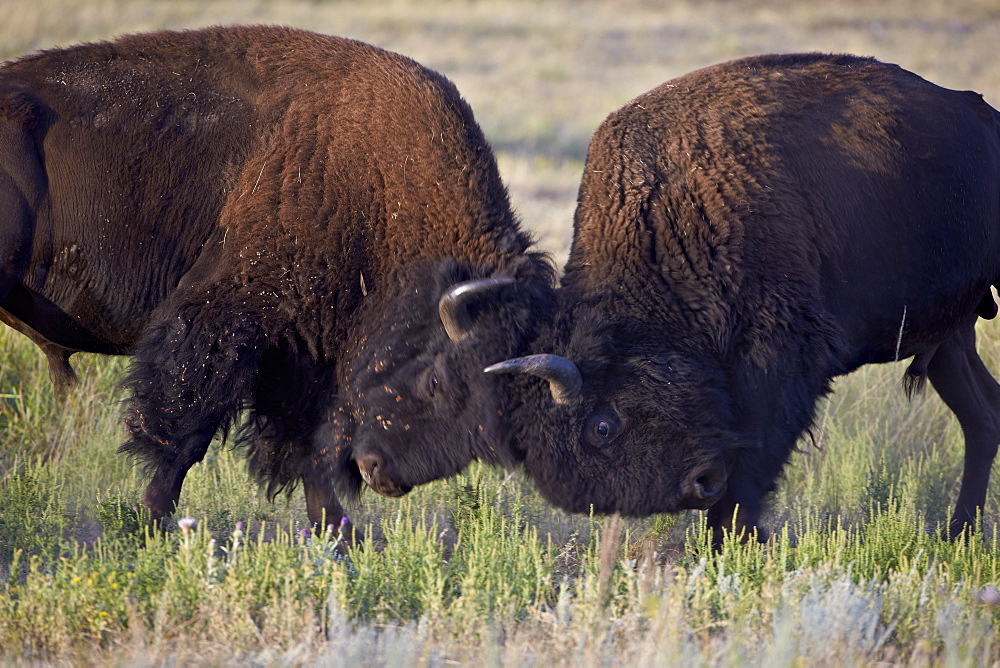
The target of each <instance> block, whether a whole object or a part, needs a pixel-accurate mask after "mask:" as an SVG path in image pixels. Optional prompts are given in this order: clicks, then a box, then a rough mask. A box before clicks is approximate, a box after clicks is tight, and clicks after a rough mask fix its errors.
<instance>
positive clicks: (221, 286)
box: [0, 26, 554, 523]
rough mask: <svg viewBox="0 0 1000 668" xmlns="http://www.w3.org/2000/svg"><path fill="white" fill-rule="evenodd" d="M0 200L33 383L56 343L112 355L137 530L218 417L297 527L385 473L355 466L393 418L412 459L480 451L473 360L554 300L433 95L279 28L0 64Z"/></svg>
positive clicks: (502, 354)
mask: <svg viewBox="0 0 1000 668" xmlns="http://www.w3.org/2000/svg"><path fill="white" fill-rule="evenodd" d="M0 207H2V211H3V218H2V219H0V225H2V227H0V231H2V233H0V308H2V311H0V313H2V319H3V320H4V321H5V322H7V323H8V324H11V325H13V326H14V327H15V328H16V329H18V330H20V331H21V332H23V333H25V334H27V335H28V336H29V337H30V338H31V339H32V340H33V341H34V342H35V343H37V344H38V345H39V346H40V347H41V348H42V350H43V351H44V352H45V354H46V355H47V357H48V360H49V362H50V366H51V369H52V371H53V377H54V379H55V381H56V386H57V388H59V389H64V388H65V387H66V386H68V385H69V384H70V383H71V382H72V380H73V378H74V375H73V372H72V368H71V367H70V365H69V357H70V355H71V354H73V353H74V352H76V351H89V352H95V353H106V354H128V355H133V356H134V360H133V363H132V365H131V367H130V370H129V373H128V376H127V378H126V379H125V381H124V385H125V387H126V388H127V389H128V390H129V393H130V394H129V399H128V404H127V408H126V413H125V423H126V427H127V432H128V437H127V440H126V441H125V443H124V444H123V445H122V446H121V449H120V450H121V452H123V453H128V454H130V455H133V456H135V457H137V458H138V459H139V460H140V461H141V462H142V463H143V464H144V465H145V467H146V468H147V470H148V472H149V473H150V474H151V479H150V482H149V484H148V487H147V489H146V491H145V494H144V496H143V502H144V503H145V505H146V506H147V507H148V508H149V510H150V511H151V514H152V516H153V517H154V518H162V517H163V516H164V515H167V514H169V513H171V512H173V510H174V508H175V505H176V503H177V501H178V498H179V495H180V492H181V485H182V483H183V480H184V477H185V474H186V473H187V471H188V470H189V468H190V467H191V466H192V465H194V464H195V463H196V462H198V461H200V460H201V459H202V458H203V456H204V455H205V453H206V450H207V448H208V446H209V444H210V441H211V440H212V438H213V437H214V436H215V435H216V434H217V433H218V432H220V431H225V432H228V431H229V430H230V429H233V430H235V434H236V439H237V442H238V443H240V444H244V445H245V446H246V448H247V451H248V458H249V462H250V467H251V469H252V471H254V472H255V473H256V474H257V476H259V478H260V479H261V480H262V482H265V483H266V484H267V488H268V492H269V494H270V495H272V496H273V495H274V494H276V493H278V492H279V491H281V490H283V489H285V490H288V489H291V488H292V487H293V486H295V485H296V484H297V483H298V481H302V483H303V487H304V491H305V498H306V506H307V510H308V516H309V520H310V521H311V522H313V523H321V522H324V520H325V518H330V519H331V520H333V519H334V518H337V519H339V517H340V515H341V514H342V512H343V507H342V505H341V501H342V500H344V499H345V498H347V499H350V498H352V497H355V496H356V495H357V494H358V491H359V489H360V487H361V482H362V479H363V478H364V479H367V480H368V481H369V482H370V483H371V484H373V486H375V487H376V488H378V487H379V484H380V481H381V480H382V479H383V477H384V471H387V470H392V471H397V470H399V466H398V465H395V466H389V465H387V464H386V465H382V466H381V470H380V464H381V460H380V453H381V452H382V451H383V450H384V449H385V448H386V447H388V446H387V445H383V444H384V443H388V444H389V445H392V443H393V441H391V439H389V440H387V439H388V437H389V436H392V435H393V434H394V433H395V432H393V431H392V429H395V428H397V426H398V428H399V429H400V430H405V433H406V434H407V436H408V439H409V440H408V444H409V446H410V447H411V448H412V449H413V450H414V451H415V452H419V451H420V449H421V448H422V447H425V446H423V445H421V444H426V443H437V442H439V441H442V440H445V441H448V443H449V446H450V447H453V448H457V449H459V450H462V451H464V452H469V451H474V452H480V453H482V454H483V456H484V457H487V458H489V453H490V450H489V447H488V442H489V441H490V439H491V438H492V437H493V434H492V433H491V432H490V430H491V429H496V428H498V427H496V424H497V422H498V416H497V414H496V413H497V407H496V401H494V400H492V399H491V397H492V396H493V395H494V394H495V390H496V387H495V386H496V379H495V378H492V377H489V376H487V375H485V374H483V373H482V367H483V366H485V365H487V364H489V363H491V362H496V361H498V360H502V359H505V358H509V357H511V356H516V355H522V354H525V353H527V352H529V348H528V343H529V342H530V341H531V340H532V339H534V338H535V337H536V336H537V333H538V327H539V323H540V322H544V320H545V317H543V316H542V314H545V313H547V312H548V309H550V308H551V307H552V305H553V302H554V297H553V291H554V285H553V281H554V278H553V273H554V270H553V267H552V265H551V262H550V261H549V259H548V257H547V256H546V255H545V254H544V253H541V252H539V251H537V250H536V249H534V247H533V242H532V240H531V238H530V237H529V235H528V234H527V233H526V232H525V231H524V230H522V229H521V227H520V222H519V220H518V219H517V218H516V216H515V215H514V214H513V212H512V210H511V207H510V204H509V200H508V195H507V191H506V189H505V187H504V185H503V183H502V181H501V179H500V176H499V173H498V170H497V166H496V161H495V158H494V156H493V153H492V151H491V149H490V147H489V145H488V144H487V142H486V140H485V138H484V136H483V134H482V131H481V130H480V128H479V127H478V125H477V124H476V122H475V119H474V117H473V114H472V111H471V109H470V108H469V106H468V104H466V102H465V101H464V100H463V99H462V98H461V96H460V95H459V93H458V91H457V90H456V89H455V87H454V85H453V84H452V83H451V82H449V81H448V80H447V79H446V78H445V77H443V76H441V75H440V74H438V73H436V72H433V71H431V70H429V69H427V68H425V67H422V66H421V65H419V64H418V63H416V62H414V61H412V60H410V59H408V58H405V57H403V56H400V55H398V54H394V53H390V52H387V51H384V50H382V49H379V48H376V47H374V46H371V45H368V44H364V43H361V42H358V41H354V40H350V39H342V38H336V37H329V36H324V35H319V34H315V33H311V32H306V31H301V30H293V29H286V28H279V27H266V26H243V27H229V28H225V27H214V28H207V29H202V30H193V31H181V32H170V31H163V32H155V33H149V34H137V35H131V36H125V37H122V38H119V39H117V40H116V41H112V42H104V43H94V44H85V45H79V46H74V47H70V48H64V49H55V50H48V51H42V52H39V53H37V54H33V55H29V56H26V57H23V58H21V59H19V60H16V61H13V62H10V63H7V64H5V65H3V67H2V68H0ZM366 397H372V401H373V402H374V404H376V405H378V404H379V401H381V400H384V399H388V400H390V403H391V406H390V407H389V408H386V409H380V410H372V409H371V406H369V405H368V404H366V403H365V399H366ZM396 415H399V416H401V418H400V419H399V420H398V421H397V422H396V424H395V425H392V424H391V423H392V422H393V416H396ZM355 430H360V433H361V437H360V438H359V439H358V441H357V442H358V443H359V444H360V445H361V446H362V447H361V448H360V449H359V448H358V447H355V446H354V441H353V440H352V439H353V437H354V434H355ZM383 433H384V434H386V435H388V436H383ZM426 460H427V461H428V462H431V463H433V464H434V465H435V467H442V466H445V467H446V466H448V461H447V458H446V457H444V456H441V455H435V456H428V457H426ZM422 466H423V463H422V462H421V461H420V460H418V463H417V464H415V465H414V467H413V469H414V470H413V471H410V472H409V473H410V477H409V478H406V481H405V482H406V484H417V483H419V482H425V480H424V478H423V477H422V476H423V475H424V473H423V469H422V468H421V467H422ZM394 489H396V488H395V487H394V488H392V489H389V488H382V489H381V490H380V491H384V492H392V491H393V490H394Z"/></svg>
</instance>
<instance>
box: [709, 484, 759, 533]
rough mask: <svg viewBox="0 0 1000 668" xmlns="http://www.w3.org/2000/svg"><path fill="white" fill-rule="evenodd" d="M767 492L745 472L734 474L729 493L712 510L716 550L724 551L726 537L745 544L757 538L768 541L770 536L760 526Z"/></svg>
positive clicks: (710, 515) (710, 522)
mask: <svg viewBox="0 0 1000 668" xmlns="http://www.w3.org/2000/svg"><path fill="white" fill-rule="evenodd" d="M762 499H763V492H762V491H761V489H760V486H759V485H758V484H757V483H756V481H754V480H753V478H752V477H751V476H749V475H747V474H746V473H744V472H742V471H735V472H734V473H733V474H731V475H730V477H729V481H728V485H727V487H726V492H725V493H724V494H723V496H722V498H721V499H719V501H717V502H716V503H715V504H714V505H713V506H712V507H711V508H709V510H708V528H709V530H711V532H712V547H714V548H715V549H716V550H721V549H722V543H723V541H724V540H725V537H726V534H727V533H728V534H732V535H735V536H737V537H738V538H739V540H741V541H747V540H749V539H750V538H751V536H754V535H755V532H756V537H757V540H759V541H760V542H764V541H766V540H767V533H766V532H765V531H764V529H762V528H761V527H759V526H757V523H758V522H759V521H760V514H761V512H762V510H763V500H762Z"/></svg>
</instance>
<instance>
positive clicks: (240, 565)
mask: <svg viewBox="0 0 1000 668" xmlns="http://www.w3.org/2000/svg"><path fill="white" fill-rule="evenodd" d="M663 5H668V6H665V7H664V6H663ZM0 16H2V17H3V19H4V20H3V21H0V58H5V57H14V56H17V55H19V54H22V53H26V52H28V51H30V50H33V49H36V48H44V47H49V46H53V45H56V44H68V43H72V42H76V41H80V40H92V39H104V38H108V37H112V36H114V35H117V34H121V33H124V32H130V31H134V30H144V29H154V28H162V27H168V28H185V27H194V26H199V25H207V24H213V23H232V22H272V23H285V24H291V25H299V26H303V27H308V28H311V29H315V30H320V31H323V32H328V33H333V34H341V35H347V36H351V37H357V38H359V39H363V40H365V41H369V42H372V43H375V44H378V45H380V46H384V47H386V48H390V49H394V50H397V51H400V52H402V53H405V54H407V55H410V56H412V57H414V58H416V59H417V60H419V61H421V62H423V63H425V64H427V65H429V66H431V67H434V68H436V69H438V70H440V71H442V72H443V73H445V74H446V75H447V76H449V77H450V78H452V79H453V80H454V81H455V83H456V84H457V85H458V87H459V89H460V90H461V91H462V93H463V94H464V95H465V96H466V98H467V99H468V100H469V101H470V103H471V104H472V106H473V108H474V109H475V110H476V115H477V118H478V119H479V121H480V123H481V124H482V125H483V128H484V130H485V131H486V133H487V136H488V137H489V138H490V140H491V142H492V143H493V145H494V146H495V147H496V149H497V152H498V158H499V162H500V167H501V170H502V173H503V175H504V177H505V179H506V180H507V182H508V184H509V186H510V191H511V197H512V200H513V202H514V204H515V206H516V208H517V209H518V210H519V212H520V213H521V215H522V217H523V218H524V221H525V224H526V225H527V226H529V227H530V228H531V229H532V230H533V231H534V232H535V234H536V235H537V237H538V238H539V241H540V244H541V245H542V247H543V248H545V249H547V250H549V251H551V252H553V253H554V254H555V255H556V257H557V259H560V260H561V259H562V258H563V257H565V254H566V252H567V249H568V244H569V238H570V223H571V218H572V211H573V206H574V200H575V196H576V187H577V184H578V183H579V177H580V170H581V169H582V159H583V156H584V154H585V151H586V143H587V140H588V138H589V135H590V132H591V131H592V129H593V128H594V127H595V126H596V125H597V123H598V122H599V121H600V120H601V119H602V118H603V117H604V116H605V115H606V114H607V113H609V112H610V111H611V110H613V109H614V108H616V107H618V106H620V105H621V104H623V103H624V102H626V101H627V100H628V99H630V98H631V97H634V96H635V95H637V94H639V93H641V92H643V91H645V90H647V89H649V88H651V87H653V86H654V85H656V84H658V83H660V82H662V81H664V80H666V79H667V78H670V77H673V76H676V75H679V74H681V73H683V72H685V71H688V70H691V69H693V68H695V67H700V66H703V65H708V64H710V63H713V62H717V61H720V60H724V59H728V58H732V57H737V56H741V55H747V54H751V53H758V52H767V51H793V50H826V51H851V52H855V53H860V54H864V55H874V56H877V57H880V58H882V59H884V60H889V61H893V62H898V63H899V64H901V65H903V66H904V67H907V68H908V69H912V70H914V71H917V72H918V73H920V74H922V75H924V76H925V77H927V78H929V79H931V80H932V81H935V82H937V83H940V84H942V85H946V86H950V87H955V88H971V89H975V90H978V91H980V92H982V93H983V94H984V95H985V96H986V99H987V100H988V101H990V102H992V103H993V104H994V105H995V106H998V105H1000V67H997V66H996V48H995V47H996V36H997V34H1000V11H998V10H997V8H996V5H995V3H993V2H989V1H987V0H968V1H965V2H948V3H945V2H942V1H941V0H937V1H935V0H930V1H922V2H916V0H887V1H886V2H882V3H870V2H861V0H845V1H844V2H837V3H828V2H827V3H819V2H790V1H788V0H779V1H776V2H765V1H764V0H752V1H751V2H741V3H736V2H733V1H731V0H707V1H705V2H695V1H694V0H690V1H681V2H675V3H651V2H644V1H643V0H616V1H613V2H597V1H594V0H591V1H587V0H584V1H582V2H572V3H571V2H568V1H563V0H557V1H555V2H550V3H537V2H528V1H527V0H507V1H505V2H500V1H499V0H477V1H476V2H463V1H460V0H430V1H429V2H421V3H416V2H405V1H403V0H390V1H389V2H384V3H344V2H335V1H313V0H254V1H251V2H235V1H233V0H207V1H197V2H196V1H195V0H181V1H177V2H173V1H172V2H166V1H163V0H130V1H128V2H125V0H97V1H94V0H90V1H88V2H84V0H60V1H59V2H56V1H55V0H30V1H29V0H7V2H6V3H5V4H4V5H3V9H2V10H0ZM981 332H982V334H981V341H980V349H981V350H982V351H983V353H984V357H985V358H986V360H987V365H988V366H989V367H990V368H991V369H994V370H997V369H1000V358H998V352H1000V346H998V343H1000V331H998V329H997V325H995V324H992V323H990V324H985V325H984V326H983V327H982V328H981ZM77 357H81V356H77ZM76 366H77V368H78V370H79V372H80V376H81V378H82V379H83V383H82V384H81V386H80V387H79V388H78V389H77V390H76V391H75V392H74V393H73V394H72V395H71V396H69V397H68V398H67V399H66V400H65V401H60V400H57V399H56V398H55V397H54V396H53V395H52V392H51V383H50V382H49V380H48V377H47V372H46V367H45V364H44V360H43V358H42V356H41V354H40V353H39V352H38V351H37V350H35V349H34V348H33V347H32V346H31V345H30V344H29V343H28V342H27V341H26V340H25V339H23V338H22V337H20V336H18V335H16V334H15V333H13V332H11V331H9V330H6V329H3V330H0V477H2V482H0V660H2V661H4V662H5V663H74V664H91V663H112V664H129V665H131V664H136V663H139V664H164V663H185V664H188V663H193V664H212V665H218V664H224V665H228V664H236V663H240V664H245V663H249V662H252V663H255V664H266V665H272V664H299V663H323V664H336V665H353V664H358V665H424V664H429V665H446V664H450V663H471V664H489V665H497V664H503V665H521V664H528V665H538V664H553V665H574V666H575V665H584V666H588V665H607V664H635V665H665V666H668V665H669V666H673V665H679V664H691V665H767V666H772V665H795V666H803V665H834V664H844V665H871V664H875V663H879V662H886V663H891V664H901V665H919V666H922V665H955V666H963V665H991V664H996V663H997V662H998V661H1000V648H998V644H997V640H996V636H997V633H996V630H997V627H998V623H1000V606H996V605H992V604H990V603H989V602H988V593H989V591H990V590H989V589H988V587H990V586H995V585H997V584H998V582H1000V572H998V571H1000V563H998V561H1000V557H998V551H997V547H996V540H997V536H998V531H997V526H996V525H997V523H998V522H1000V506H998V503H1000V484H998V483H996V481H995V480H994V484H993V485H992V488H991V490H990V495H989V501H988V504H987V508H986V509H985V512H984V521H983V526H982V527H981V532H980V533H979V534H977V535H976V536H975V537H974V538H972V539H971V540H968V541H961V542H958V543H955V544H952V543H947V542H943V541H941V540H939V539H938V535H939V531H940V529H941V528H942V527H943V526H944V524H945V523H946V522H947V519H948V516H949V514H950V512H951V507H952V504H953V503H954V500H955V497H956V495H957V482H958V479H959V476H960V472H961V461H962V440H961V434H960V430H959V428H958V426H957V423H956V421H955V420H954V418H953V417H952V416H951V415H950V413H949V412H948V411H947V410H946V409H945V408H944V407H943V405H942V404H941V402H940V400H938V399H937V397H936V396H935V395H934V393H933V391H931V390H928V392H927V393H926V394H925V395H924V396H921V397H918V398H916V399H915V400H913V401H907V400H906V399H905V398H904V397H903V395H902V391H901V390H900V387H899V379H900V377H901V375H902V370H903V367H902V365H901V364H897V365H887V366H885V367H878V368H866V369H863V370H861V371H860V372H858V373H856V374H854V375H852V376H851V377H849V378H847V379H842V380H840V381H838V382H837V383H836V388H835V390H836V391H835V394H834V395H833V396H832V397H831V398H830V399H829V400H828V401H826V402H824V404H823V405H822V407H821V409H820V418H819V420H818V421H817V426H816V428H815V430H814V434H813V438H812V439H807V440H805V441H804V442H803V443H802V444H801V451H800V452H797V453H796V454H795V455H794V456H793V458H792V461H791V462H790V464H789V466H788V467H787V469H786V476H785V478H784V479H783V480H782V481H781V483H780V486H779V489H778V492H777V493H776V494H775V495H774V497H773V498H772V499H771V505H770V508H769V510H768V512H767V514H766V516H765V518H764V525H765V527H766V528H767V529H768V530H769V531H771V533H772V534H773V538H772V541H771V542H769V543H767V544H766V545H757V544H746V545H744V544H741V543H739V542H736V541H731V542H729V543H727V544H726V545H725V547H724V549H723V551H722V552H721V553H720V554H713V553H712V552H711V551H710V550H709V549H708V545H707V542H706V541H707V534H706V532H705V530H704V526H703V516H702V515H701V514H699V513H684V514H680V515H677V516H661V517H653V518H647V519H644V520H626V519H619V518H603V517H587V516H571V515H567V514H565V513H562V512H560V511H557V510H554V509H552V508H551V507H549V506H547V505H546V504H545V503H543V502H542V501H541V499H540V498H539V497H538V495H537V494H536V493H535V492H534V491H533V490H532V489H531V486H530V484H528V483H527V482H526V481H525V480H524V478H523V477H522V476H521V474H520V473H517V472H515V473H513V474H510V473H507V472H504V471H498V470H493V469H489V468H486V467H482V466H479V465H473V466H472V467H470V468H469V469H468V470H467V471H465V472H463V473H462V474H461V475H459V476H456V477H455V478H453V479H451V480H446V481H440V482H437V483H434V484H431V485H426V486H424V487H421V488H418V489H417V490H414V491H413V492H412V493H411V494H410V495H408V496H407V497H406V498H405V499H402V500H390V499H384V498H381V497H377V496H374V495H367V496H365V498H364V499H363V500H362V504H361V506H360V507H359V508H358V509H356V510H355V511H353V512H352V519H353V520H354V521H355V522H356V523H357V524H358V525H359V526H360V527H361V528H362V529H363V530H364V531H365V535H366V536H367V537H368V540H367V541H366V542H365V543H363V544H362V545H361V546H360V547H358V548H354V549H352V550H350V551H349V552H348V554H347V555H346V556H345V555H343V554H342V553H341V551H339V550H337V549H334V548H333V547H332V545H331V542H330V541H327V540H323V539H312V538H309V537H303V536H302V534H301V529H302V526H303V523H304V522H305V509H304V504H303V502H302V499H301V494H300V493H299V492H296V493H295V494H293V495H292V496H291V497H289V498H287V499H286V498H284V497H282V498H280V499H278V501H277V502H276V503H273V504H272V503H269V502H268V501H267V500H266V499H265V498H264V495H263V493H262V492H261V490H259V489H258V488H257V487H256V485H255V484H253V483H252V482H251V480H250V479H249V477H248V475H247V473H246V470H245V464H244V462H243V460H242V458H241V457H240V456H239V454H238V453H234V452H233V451H231V450H229V449H228V448H226V447H224V446H222V445H221V444H220V443H216V444H215V445H214V446H213V448H212V450H211V451H210V455H209V457H207V458H206V461H205V462H204V463H202V464H200V465H198V466H196V467H194V469H192V471H191V474H190V475H189V476H188V479H187V481H186V483H185V487H184V493H183V495H182V498H181V507H180V509H179V512H178V514H177V517H192V518H195V519H197V521H198V526H197V528H196V529H193V530H187V531H185V530H183V529H181V528H180V527H178V526H177V525H176V523H170V525H169V526H168V527H167V531H165V532H163V533H159V532H155V533H151V532H149V531H148V530H147V529H146V519H147V518H145V517H144V516H143V514H142V512H141V511H136V510H135V505H136V503H137V501H138V499H139V498H140V496H141V493H142V489H143V487H144V484H145V481H144V480H143V478H142V476H141V475H140V474H139V472H138V471H137V470H135V469H134V468H133V467H132V465H131V463H130V462H129V461H128V460H126V459H124V458H122V457H121V456H119V455H117V454H116V452H115V451H116V448H117V447H118V445H119V443H120V442H121V441H122V440H123V438H124V430H123V428H122V426H121V424H120V413H121V411H120V408H121V407H120V401H121V399H122V396H121V393H120V391H119V389H118V386H117V383H118V379H119V378H121V376H122V374H123V372H124V369H125V360H121V359H109V358H98V357H94V356H90V357H87V356H82V359H79V360H76ZM238 523H243V524H238ZM984 588H987V589H986V590H985V594H984ZM984 595H985V596H986V597H987V598H986V600H987V602H983V601H982V600H981V598H983V596H984Z"/></svg>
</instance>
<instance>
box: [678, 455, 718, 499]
mask: <svg viewBox="0 0 1000 668" xmlns="http://www.w3.org/2000/svg"><path fill="white" fill-rule="evenodd" d="M726 479H727V475H726V469H725V467H724V466H722V465H721V464H718V463H711V464H704V465H701V466H697V467H695V468H694V469H693V470H692V471H691V472H690V473H688V475H687V477H686V478H685V479H684V483H683V485H682V487H681V492H682V493H683V495H684V501H685V505H687V506H688V507H689V508H698V509H701V510H705V509H706V508H709V507H710V506H711V505H712V504H714V503H715V502H716V501H718V500H719V498H721V497H722V494H723V493H724V492H725V491H726Z"/></svg>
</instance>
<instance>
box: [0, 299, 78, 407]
mask: <svg viewBox="0 0 1000 668" xmlns="http://www.w3.org/2000/svg"><path fill="white" fill-rule="evenodd" d="M0 322H3V323H5V324H6V325H7V326H9V327H10V328H11V329H14V330H15V331H18V332H20V333H21V334H23V335H25V336H26V337H28V339H30V340H31V342H32V343H34V344H35V345H36V346H38V347H39V348H40V349H41V351H42V352H43V353H44V354H45V359H46V360H47V361H48V363H49V375H50V376H51V377H52V384H53V385H54V386H55V391H56V396H58V397H65V396H66V395H67V394H69V391H70V389H72V388H73V386H74V385H76V383H77V381H78V379H77V376H76V372H75V371H73V367H72V366H71V365H70V363H69V356H70V355H72V354H73V353H74V352H76V351H75V350H71V349H69V348H64V347H62V346H60V345H58V344H56V343H52V342H51V341H49V340H48V339H46V338H45V337H44V336H42V335H41V334H39V333H38V332H36V331H35V330H34V329H32V328H31V327H29V326H28V325H26V324H25V323H23V322H21V321H20V320H18V319H17V318H16V317H14V315H13V314H11V313H8V312H7V311H5V310H3V309H0Z"/></svg>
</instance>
